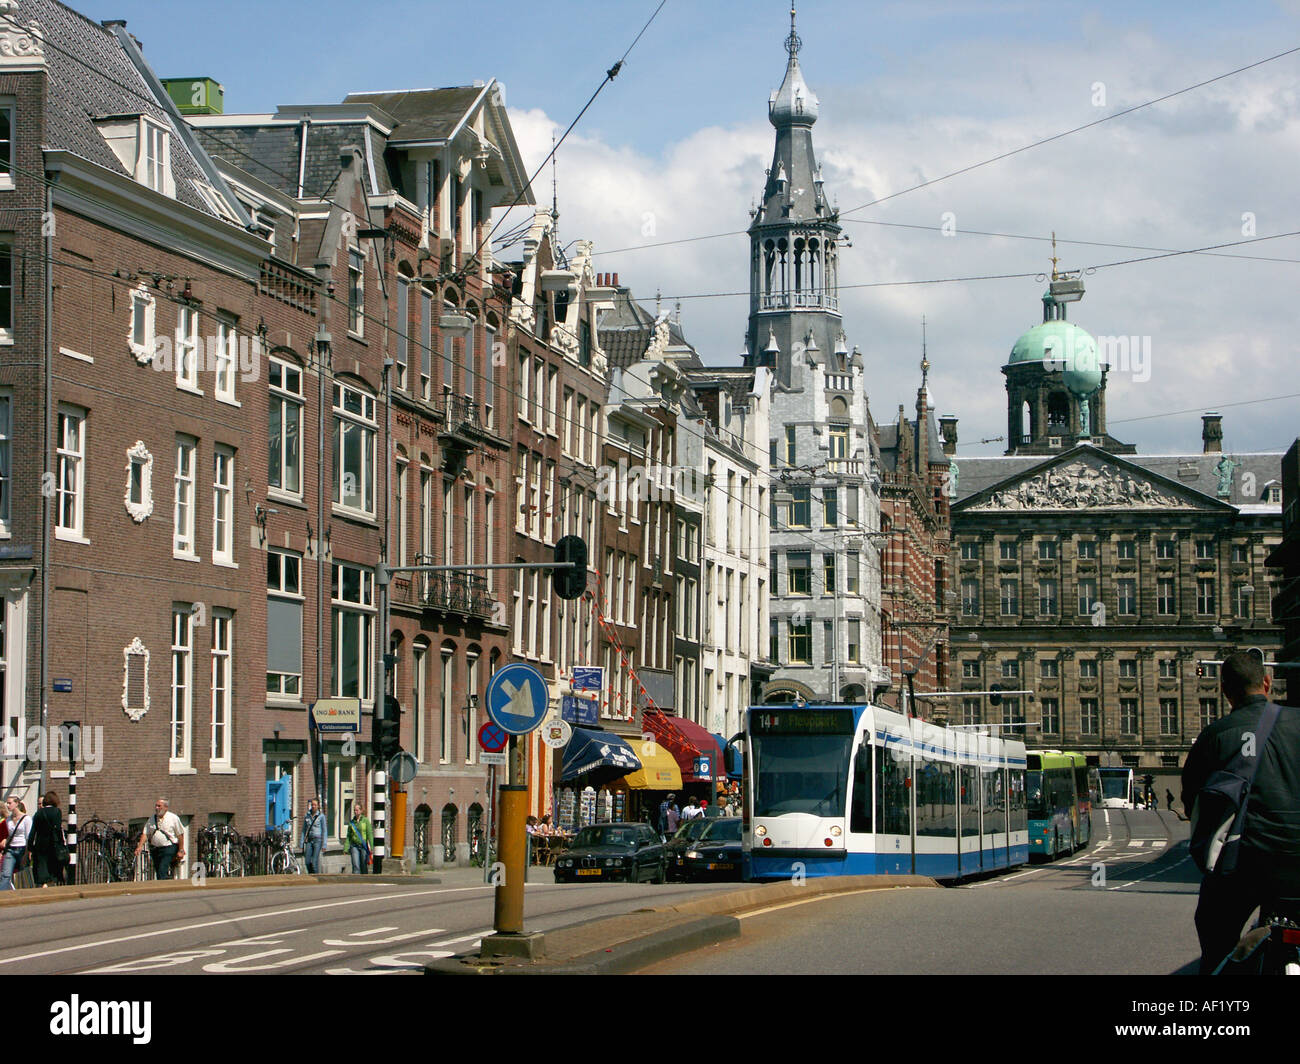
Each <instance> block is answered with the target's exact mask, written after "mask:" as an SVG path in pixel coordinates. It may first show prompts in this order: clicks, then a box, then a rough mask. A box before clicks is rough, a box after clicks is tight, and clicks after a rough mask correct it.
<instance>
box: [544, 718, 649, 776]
mask: <svg viewBox="0 0 1300 1064" xmlns="http://www.w3.org/2000/svg"><path fill="white" fill-rule="evenodd" d="M640 767H641V760H640V758H638V757H637V756H636V754H634V753H633V752H632V748H631V747H630V746H628V744H627V743H626V742H624V741H623V740H622V739H620V738H619V737H618V736H617V735H611V734H610V733H609V732H602V731H593V730H591V729H590V728H574V729H573V737H572V738H571V739H570V740H569V745H568V746H566V747H565V748H564V763H563V765H562V767H561V770H560V780H561V781H562V782H564V781H568V780H571V779H575V778H577V777H578V776H591V777H592V782H593V783H595V782H600V783H608V782H609V781H610V780H616V779H618V778H619V777H620V776H626V775H627V774H628V773H629V772H635V771H636V770H637V769H639V768H640Z"/></svg>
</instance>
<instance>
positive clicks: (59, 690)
mask: <svg viewBox="0 0 1300 1064" xmlns="http://www.w3.org/2000/svg"><path fill="white" fill-rule="evenodd" d="M54 690H55V693H56V694H63V695H66V694H71V693H72V681H71V680H70V679H62V678H58V677H56V678H55V680H54Z"/></svg>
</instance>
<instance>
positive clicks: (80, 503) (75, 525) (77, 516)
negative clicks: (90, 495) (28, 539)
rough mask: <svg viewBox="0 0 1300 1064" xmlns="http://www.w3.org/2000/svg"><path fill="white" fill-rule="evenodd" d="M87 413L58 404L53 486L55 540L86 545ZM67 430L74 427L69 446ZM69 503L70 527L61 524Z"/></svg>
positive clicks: (77, 408) (80, 409)
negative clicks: (56, 453)
mask: <svg viewBox="0 0 1300 1064" xmlns="http://www.w3.org/2000/svg"><path fill="white" fill-rule="evenodd" d="M87 414H88V412H87V411H86V410H84V409H82V408H81V407H75V406H69V405H68V404H66V403H60V404H59V412H58V428H57V441H56V445H57V448H58V467H59V468H58V477H57V480H56V482H55V491H56V495H55V499H56V504H55V517H54V534H55V537H56V538H58V539H66V540H73V541H76V542H82V543H85V542H89V541H88V540H87V539H86V538H85V535H84V529H85V510H86V421H87ZM69 426H75V428H76V431H75V437H76V442H75V443H72V444H70V443H69V438H70V435H71V434H70V433H69V432H68V431H67V430H68V427H69ZM69 502H70V503H71V510H72V513H71V517H72V523H71V524H66V523H64V517H65V511H66V510H67V508H68V507H67V503H69Z"/></svg>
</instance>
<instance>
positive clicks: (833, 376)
mask: <svg viewBox="0 0 1300 1064" xmlns="http://www.w3.org/2000/svg"><path fill="white" fill-rule="evenodd" d="M826 388H827V390H829V391H832V392H851V391H853V377H852V376H851V375H850V374H848V373H828V374H826Z"/></svg>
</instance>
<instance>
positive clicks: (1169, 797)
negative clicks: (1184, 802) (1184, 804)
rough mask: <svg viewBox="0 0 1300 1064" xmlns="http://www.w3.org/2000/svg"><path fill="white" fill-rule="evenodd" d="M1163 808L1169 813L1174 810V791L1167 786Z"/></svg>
mask: <svg viewBox="0 0 1300 1064" xmlns="http://www.w3.org/2000/svg"><path fill="white" fill-rule="evenodd" d="M1165 809H1166V810H1167V811H1168V812H1170V813H1172V812H1173V811H1174V792H1173V791H1171V790H1170V789H1169V788H1168V787H1166V788H1165Z"/></svg>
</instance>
